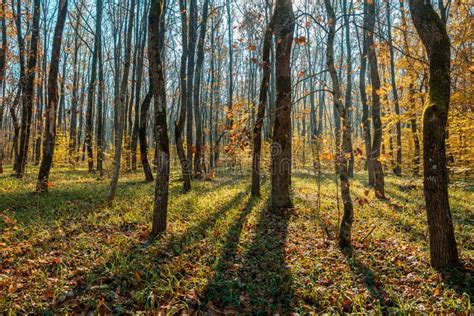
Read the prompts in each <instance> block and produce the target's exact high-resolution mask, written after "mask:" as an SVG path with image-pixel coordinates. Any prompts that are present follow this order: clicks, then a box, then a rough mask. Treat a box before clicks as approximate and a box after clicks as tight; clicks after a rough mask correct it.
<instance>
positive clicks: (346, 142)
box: [324, 0, 354, 248]
mask: <svg viewBox="0 0 474 316" xmlns="http://www.w3.org/2000/svg"><path fill="white" fill-rule="evenodd" d="M324 4H325V6H326V11H327V19H328V28H329V33H328V40H327V46H326V47H327V48H326V58H327V61H326V63H327V66H328V69H329V74H330V76H331V81H332V90H333V100H334V107H335V108H336V112H337V113H338V114H339V117H340V118H341V123H342V150H339V151H338V153H339V155H338V157H336V161H337V167H338V169H339V170H338V174H339V179H340V186H341V196H342V203H343V205H344V214H343V216H342V220H341V225H340V230H339V245H340V246H341V247H342V248H347V247H350V245H351V235H352V222H353V220H354V210H353V205H352V198H351V193H350V188H349V165H348V161H347V157H348V156H349V157H350V153H351V149H352V148H351V145H352V140H351V123H350V120H349V118H348V113H347V108H346V107H344V105H343V104H342V99H343V97H342V92H341V88H340V85H339V78H338V75H337V71H336V67H335V65H334V37H335V35H336V14H335V12H334V8H333V7H332V5H331V1H330V0H324ZM336 132H337V133H339V134H340V133H341V130H339V131H336ZM339 134H336V137H337V138H340V135H339Z"/></svg>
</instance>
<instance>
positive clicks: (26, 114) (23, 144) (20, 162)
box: [15, 0, 40, 178]
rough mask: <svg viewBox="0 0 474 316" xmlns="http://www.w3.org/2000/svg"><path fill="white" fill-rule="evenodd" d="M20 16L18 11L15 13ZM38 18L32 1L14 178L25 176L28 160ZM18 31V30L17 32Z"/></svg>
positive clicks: (37, 9) (36, 56)
mask: <svg viewBox="0 0 474 316" xmlns="http://www.w3.org/2000/svg"><path fill="white" fill-rule="evenodd" d="M17 14H18V16H20V11H18V12H17ZM39 17H40V0H35V1H34V13H33V25H32V30H31V42H30V51H29V54H28V65H27V69H26V72H25V77H24V78H23V79H24V82H25V86H24V90H22V94H23V96H22V103H23V104H22V111H21V113H22V115H21V129H20V132H21V135H20V147H19V149H18V157H17V161H16V169H15V171H16V172H15V174H16V177H18V178H22V177H23V176H24V174H25V167H26V162H27V159H28V144H29V140H30V132H31V117H32V114H33V90H34V86H35V76H36V63H37V60H38V38H39ZM17 31H18V30H17Z"/></svg>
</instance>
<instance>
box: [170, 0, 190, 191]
mask: <svg viewBox="0 0 474 316" xmlns="http://www.w3.org/2000/svg"><path fill="white" fill-rule="evenodd" d="M179 6H180V11H181V42H182V46H183V52H182V55H181V66H180V70H179V79H180V92H181V109H180V112H179V117H178V122H177V123H176V122H175V128H174V133H175V142H176V151H177V153H178V158H179V161H180V164H181V173H182V176H183V190H184V192H189V191H191V172H192V171H191V165H190V163H189V161H188V160H187V159H186V154H185V152H184V140H183V134H184V124H185V122H186V110H187V100H188V99H187V94H188V93H187V82H186V80H187V77H186V65H187V61H188V22H187V11H186V2H185V0H180V1H179Z"/></svg>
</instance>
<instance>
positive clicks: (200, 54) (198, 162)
mask: <svg viewBox="0 0 474 316" xmlns="http://www.w3.org/2000/svg"><path fill="white" fill-rule="evenodd" d="M208 7H209V0H205V2H204V5H203V9H202V19H201V26H200V27H201V29H200V32H199V41H198V46H197V61H196V71H195V73H194V91H193V93H194V121H195V125H196V152H195V154H194V172H195V173H196V175H197V176H198V177H201V176H202V173H203V166H204V161H203V159H204V155H203V152H202V142H203V132H202V122H201V110H200V107H201V105H200V99H199V98H200V90H201V76H202V64H203V62H204V41H205V38H206V27H207V16H208V11H209V10H208Z"/></svg>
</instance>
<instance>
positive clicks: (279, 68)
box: [271, 0, 295, 209]
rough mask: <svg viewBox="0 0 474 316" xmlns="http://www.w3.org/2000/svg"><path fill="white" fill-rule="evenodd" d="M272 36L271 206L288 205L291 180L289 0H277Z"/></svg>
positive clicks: (292, 25)
mask: <svg viewBox="0 0 474 316" xmlns="http://www.w3.org/2000/svg"><path fill="white" fill-rule="evenodd" d="M273 26H274V35H275V40H276V43H277V44H276V58H275V62H276V78H275V79H276V94H277V98H276V103H275V110H276V111H275V124H274V126H273V143H272V149H271V154H272V170H271V171H272V189H271V200H272V202H271V204H272V208H273V209H281V208H289V207H292V202H291V199H290V183H291V101H292V98H291V93H292V91H291V90H292V86H291V67H290V60H291V48H292V44H293V32H294V30H295V16H294V13H293V8H292V1H291V0H277V1H276V5H275V12H274V21H273Z"/></svg>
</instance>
